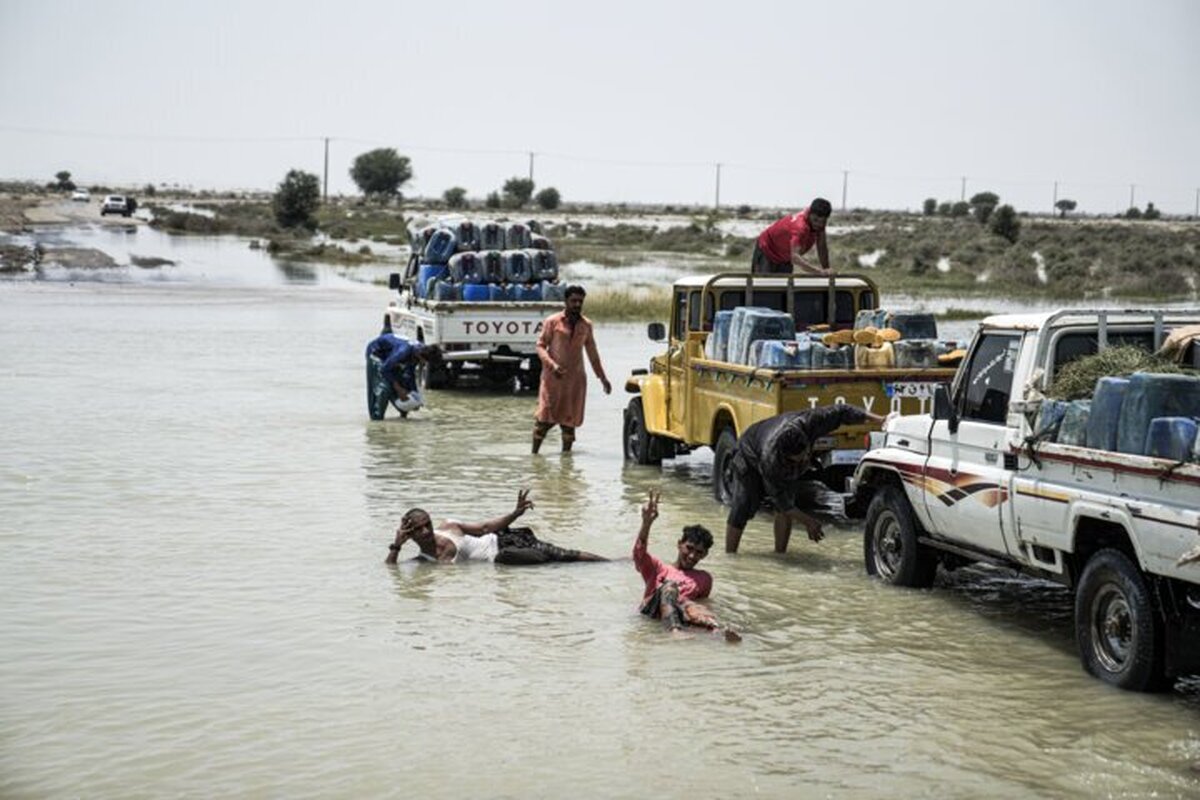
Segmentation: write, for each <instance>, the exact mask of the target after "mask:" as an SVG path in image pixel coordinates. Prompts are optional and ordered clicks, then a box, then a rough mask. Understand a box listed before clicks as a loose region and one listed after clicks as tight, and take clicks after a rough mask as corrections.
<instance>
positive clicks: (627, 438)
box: [622, 397, 662, 464]
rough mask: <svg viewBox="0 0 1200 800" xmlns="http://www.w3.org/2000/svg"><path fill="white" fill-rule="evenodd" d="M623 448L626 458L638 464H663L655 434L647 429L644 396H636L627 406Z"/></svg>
mask: <svg viewBox="0 0 1200 800" xmlns="http://www.w3.org/2000/svg"><path fill="white" fill-rule="evenodd" d="M622 438H623V442H624V443H623V445H622V448H623V450H624V451H625V460H626V461H633V462H635V463H637V464H661V463H662V456H660V455H658V454H657V452H656V450H657V448H655V447H654V439H655V436H654V434H652V433H650V432H648V431H647V430H646V412H645V410H644V409H643V408H642V398H640V397H635V398H633V399H632V400H630V401H629V405H628V406H627V407H626V408H625V429H624V436H623V437H622Z"/></svg>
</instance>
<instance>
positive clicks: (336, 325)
mask: <svg viewBox="0 0 1200 800" xmlns="http://www.w3.org/2000/svg"><path fill="white" fill-rule="evenodd" d="M144 233H146V232H145V231H143V232H141V233H138V234H137V236H138V237H142V236H143V234H144ZM116 236H118V234H114V233H111V232H108V231H94V232H91V233H88V232H84V233H83V234H78V235H74V234H73V235H71V236H68V237H67V238H70V239H71V240H72V243H75V244H80V245H82V246H89V245H90V244H91V242H89V241H88V239H89V237H92V238H96V239H99V240H100V241H101V243H104V241H107V239H108V238H109V237H116ZM154 241H157V240H153V241H152V240H150V239H146V238H142V239H139V240H138V242H139V245H140V251H141V253H142V254H144V255H160V256H163V257H172V258H173V260H175V261H177V262H179V264H180V266H179V267H176V268H163V269H162V270H161V271H160V273H159V276H158V277H157V278H155V277H152V276H149V275H148V274H147V273H149V272H152V271H147V270H136V269H133V270H128V274H127V275H126V276H125V277H122V278H117V277H115V276H109V277H108V278H107V279H86V278H85V276H81V275H55V274H53V273H49V274H46V275H44V276H43V278H42V279H41V280H24V281H10V282H5V283H0V413H2V416H3V420H4V422H3V428H4V436H3V447H2V448H0V553H2V556H3V557H2V558H0V608H3V613H2V614H0V687H3V688H2V689H0V796H3V797H6V798H8V797H62V796H86V797H129V796H164V795H188V796H213V795H239V796H241V795H244V796H299V797H308V796H314V797H315V796H320V797H331V796H334V797H373V796H396V797H401V796H402V797H461V796H480V797H529V796H540V797H563V796H580V795H592V796H603V797H646V796H653V795H656V794H657V795H663V796H683V795H685V794H691V795H695V796H704V797H727V796H750V795H761V796H765V797H795V796H836V797H842V796H846V797H874V796H880V795H885V794H886V795H889V796H899V797H914V796H916V797H920V796H948V797H979V796H1009V797H1047V796H1050V797H1056V796H1061V797H1075V796H1087V797H1094V796H1115V797H1143V796H1157V797H1188V796H1196V795H1197V793H1200V775H1198V774H1197V773H1196V772H1195V765H1196V764H1197V763H1198V762H1200V686H1198V685H1197V683H1196V682H1194V681H1193V682H1190V683H1189V682H1185V683H1184V684H1182V685H1181V686H1179V687H1177V688H1176V690H1175V691H1174V692H1172V693H1170V694H1167V695H1161V696H1145V695H1136V694H1130V693H1125V692H1120V691H1116V690H1113V689H1110V688H1108V687H1106V686H1104V685H1102V684H1100V683H1099V682H1097V681H1095V680H1093V679H1091V678H1089V677H1087V676H1086V675H1085V674H1084V673H1083V672H1082V670H1081V669H1080V667H1079V663H1078V657H1077V654H1076V652H1075V646H1074V643H1073V638H1072V632H1071V612H1070V595H1069V593H1068V592H1066V591H1065V590H1064V589H1062V588H1060V587H1058V586H1056V585H1054V584H1051V583H1046V582H1041V581H1037V580H1031V579H1028V578H1023V577H1019V576H1015V575H1013V574H1011V573H1009V572H1005V571H1000V570H994V569H983V568H974V569H968V570H961V571H959V572H956V573H954V574H952V575H950V576H948V577H947V576H943V577H942V578H940V579H939V582H938V585H937V586H936V587H935V589H933V590H932V591H904V590H897V589H892V588H888V587H885V586H881V585H880V584H878V583H877V582H874V581H872V580H869V579H867V578H866V576H865V575H864V571H863V566H862V554H861V549H862V546H861V534H860V530H859V527H858V526H857V525H856V524H852V523H835V524H832V525H831V527H830V529H829V530H830V535H829V537H828V538H827V539H826V541H825V542H823V543H821V544H820V545H813V544H811V543H809V542H807V541H806V540H804V539H803V536H802V535H798V536H797V537H796V538H794V541H793V544H792V548H791V552H789V553H788V554H787V555H786V556H784V557H778V556H775V555H773V554H771V552H770V550H771V544H770V540H771V534H770V528H769V524H768V523H767V522H766V521H763V520H756V521H754V522H753V523H752V524H751V526H750V528H749V529H748V531H747V534H746V537H745V539H744V540H743V545H742V552H741V553H740V554H739V555H737V556H726V555H724V554H723V553H720V552H714V554H713V555H711V556H710V557H709V558H708V560H707V561H706V562H705V564H704V565H705V566H706V567H707V568H708V569H709V570H711V571H712V573H713V574H714V576H715V579H716V590H715V594H714V598H713V600H712V607H713V608H714V610H715V611H716V612H717V614H718V615H719V616H720V617H721V618H722V619H724V620H726V621H727V622H729V623H730V624H732V625H734V626H735V627H737V628H738V629H739V630H741V631H742V632H743V634H744V636H745V640H744V641H743V643H742V644H741V645H739V646H729V645H726V644H724V643H722V642H719V641H717V640H715V639H712V638H710V637H708V636H697V637H693V638H688V639H672V638H669V637H666V636H664V635H663V634H662V633H661V631H660V630H659V629H658V628H657V627H656V626H655V625H653V624H651V623H649V622H648V621H646V620H644V619H643V618H640V617H639V616H638V614H637V612H636V602H637V599H638V597H639V594H640V589H641V584H640V579H639V577H638V575H637V574H636V573H635V571H634V570H633V567H632V565H631V563H630V561H629V560H628V552H629V549H630V546H631V543H632V540H633V537H634V534H635V532H636V529H637V525H638V520H639V515H638V504H639V503H640V501H641V499H642V498H643V497H644V495H645V493H646V491H647V490H648V489H649V488H651V487H657V488H661V489H662V490H663V494H664V499H663V504H662V516H661V518H660V519H659V521H658V523H657V524H656V526H655V532H654V535H653V538H652V551H653V552H655V553H657V554H659V555H660V556H662V557H664V558H665V557H670V554H671V552H672V550H673V540H674V538H675V537H676V536H677V532H678V530H679V529H680V528H681V527H682V526H683V525H685V524H689V523H693V522H700V523H703V524H706V525H709V526H710V527H711V528H712V529H713V530H714V531H717V532H719V531H720V530H721V528H722V525H723V513H722V510H721V509H720V508H719V507H718V506H717V505H716V504H715V503H714V502H713V501H712V500H711V499H710V494H709V490H708V479H709V469H710V465H711V458H710V456H709V455H708V454H705V453H698V454H695V455H693V456H690V457H688V458H685V459H681V460H679V461H678V462H676V463H673V464H669V465H668V466H666V467H665V468H663V469H661V470H660V469H657V468H649V467H636V466H629V465H626V464H624V463H623V462H622V458H621V452H620V419H621V409H622V407H623V405H624V403H625V402H626V400H627V396H626V395H624V393H623V392H621V391H620V389H619V387H620V384H621V378H622V377H623V376H624V375H626V374H627V373H628V372H629V370H630V369H631V368H634V367H640V366H644V365H645V361H646V359H647V358H648V357H649V355H650V354H651V352H653V351H654V349H655V345H653V344H652V343H650V342H648V341H647V340H646V339H645V338H644V335H643V332H642V326H632V325H629V326H626V325H621V326H617V325H601V326H600V327H599V329H598V340H599V344H600V350H601V353H602V355H603V357H604V359H605V363H606V365H607V367H608V370H609V373H610V375H611V376H612V377H613V379H614V383H616V384H617V386H618V391H617V392H615V393H614V394H613V395H612V396H609V397H606V396H604V395H603V394H602V393H600V391H599V389H598V387H597V385H596V383H595V382H594V381H593V382H592V385H591V392H590V395H589V401H588V402H589V405H588V411H587V415H588V416H587V421H586V423H585V425H584V427H583V428H582V429H581V430H580V436H579V442H578V445H577V452H575V453H574V454H573V455H571V456H567V457H563V456H560V455H559V454H558V453H557V452H555V450H556V444H557V439H556V434H552V435H551V439H550V441H549V442H548V444H547V448H546V450H547V451H548V452H547V453H546V454H545V455H543V456H539V457H537V458H534V457H531V456H530V455H529V454H528V452H527V449H528V439H529V430H530V419H531V414H532V410H533V402H534V401H533V399H532V398H530V397H529V396H510V395H502V394H472V393H437V394H435V395H433V397H432V400H433V403H432V406H431V408H429V409H427V410H423V411H421V412H419V413H418V414H416V415H414V416H413V417H412V418H410V419H409V420H407V421H400V420H396V419H390V418H389V420H388V421H386V422H384V423H375V424H372V423H370V422H369V421H368V420H367V417H366V413H365V408H364V407H363V406H364V402H363V370H362V347H363V344H364V343H365V341H366V339H367V338H369V337H370V336H371V335H372V334H373V333H374V332H375V329H376V326H377V324H378V319H379V317H380V311H381V308H382V306H383V304H384V302H385V300H386V290H384V289H381V288H377V287H371V286H364V285H361V284H357V283H355V282H353V281H350V280H345V279H344V278H343V277H341V276H340V273H338V271H336V270H333V269H329V268H324V267H319V266H317V267H313V266H311V265H308V266H306V267H305V268H304V271H302V272H298V273H292V272H289V271H288V269H284V268H279V267H276V266H274V265H273V264H272V263H271V262H269V260H266V259H265V256H262V255H261V254H258V253H251V252H250V251H248V250H246V249H245V244H244V242H242V243H239V242H236V240H199V241H193V242H191V243H184V244H180V243H179V242H175V243H172V244H170V245H169V246H168V245H167V244H162V246H161V247H158V246H155V245H154ZM132 249H135V251H137V248H132ZM165 251H170V253H171V256H167V255H166V252H165ZM116 256H117V260H118V261H121V258H120V257H119V256H120V253H119V252H117V253H116ZM239 269H240V270H242V272H238V270H239ZM171 270H174V272H172V271H171ZM521 486H525V487H529V488H531V489H532V496H533V499H534V500H535V501H536V503H537V507H536V509H535V510H534V511H533V512H531V513H530V514H529V515H528V517H527V518H526V520H527V521H528V522H529V524H531V525H532V526H533V527H534V528H535V529H536V530H537V531H538V532H539V533H540V534H541V535H542V536H543V537H544V538H547V539H550V540H552V541H555V542H558V543H560V544H564V545H568V546H573V547H579V548H584V549H588V550H592V551H595V552H599V553H602V554H606V555H611V556H613V557H615V558H616V559H617V560H615V561H614V562H612V563H609V564H594V565H592V564H587V565H564V566H552V567H546V568H534V569H520V568H499V567H493V566H491V565H466V566H460V567H441V568H438V567H427V566H419V565H414V564H402V565H401V566H400V567H399V568H398V569H395V570H391V569H387V568H385V567H384V566H383V563H382V561H383V557H384V555H385V553H386V549H385V548H386V544H387V542H388V541H389V539H390V536H391V531H392V530H393V528H394V526H395V525H396V524H397V522H398V518H399V515H400V514H401V512H402V511H403V510H404V509H405V508H407V507H409V506H410V505H422V506H424V507H426V508H428V509H430V510H431V511H432V512H433V513H434V515H435V516H437V517H445V516H450V517H459V518H466V519H480V518H483V517H487V516H491V515H496V514H500V513H502V512H505V511H507V510H508V509H509V508H510V507H511V505H512V502H513V500H514V499H515V495H516V490H517V488H518V487H521ZM826 499H828V498H826ZM718 550H719V548H718Z"/></svg>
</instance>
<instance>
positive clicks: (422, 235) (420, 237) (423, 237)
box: [409, 225, 437, 254]
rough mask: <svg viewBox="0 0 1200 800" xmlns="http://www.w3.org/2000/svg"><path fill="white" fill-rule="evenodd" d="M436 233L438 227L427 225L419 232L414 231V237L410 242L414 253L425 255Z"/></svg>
mask: <svg viewBox="0 0 1200 800" xmlns="http://www.w3.org/2000/svg"><path fill="white" fill-rule="evenodd" d="M436 232H437V226H436V225H426V226H425V227H424V228H421V229H420V230H419V231H413V234H412V237H411V238H410V240H409V242H410V244H411V245H412V249H413V252H414V253H417V254H424V252H425V245H427V244H429V239H430V238H431V237H432V236H433V234H434V233H436Z"/></svg>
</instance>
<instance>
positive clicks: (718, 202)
mask: <svg viewBox="0 0 1200 800" xmlns="http://www.w3.org/2000/svg"><path fill="white" fill-rule="evenodd" d="M713 210H714V211H720V210H721V162H719V161H718V162H717V197H716V200H714V201H713Z"/></svg>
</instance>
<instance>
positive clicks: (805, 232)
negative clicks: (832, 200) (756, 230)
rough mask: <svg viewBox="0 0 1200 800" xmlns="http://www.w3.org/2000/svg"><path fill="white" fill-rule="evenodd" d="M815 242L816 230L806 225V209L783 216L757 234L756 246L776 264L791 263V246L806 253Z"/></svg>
mask: <svg viewBox="0 0 1200 800" xmlns="http://www.w3.org/2000/svg"><path fill="white" fill-rule="evenodd" d="M816 242H817V232H816V231H814V230H813V229H812V228H810V227H809V225H808V209H807V208H806V209H804V210H803V211H798V212H796V213H795V214H791V215H789V216H786V217H784V218H783V219H781V220H779V221H778V222H775V223H773V224H772V225H771V226H770V227H769V228H767V229H766V230H765V231H763V232H762V233H761V234H759V236H758V248H759V249H760V250H762V251H763V255H765V256H766V257H767V258H769V259H771V261H773V262H774V263H776V264H790V263H792V247H793V245H794V246H795V247H797V248H798V249H799V250H800V252H801V253H807V252H808V251H809V250H810V249H812V246H813V245H814V244H816Z"/></svg>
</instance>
